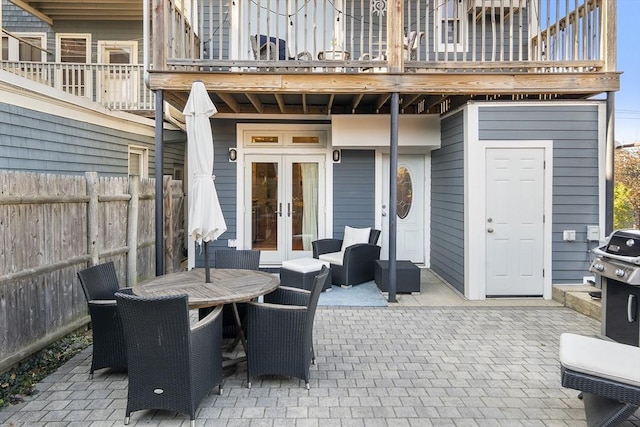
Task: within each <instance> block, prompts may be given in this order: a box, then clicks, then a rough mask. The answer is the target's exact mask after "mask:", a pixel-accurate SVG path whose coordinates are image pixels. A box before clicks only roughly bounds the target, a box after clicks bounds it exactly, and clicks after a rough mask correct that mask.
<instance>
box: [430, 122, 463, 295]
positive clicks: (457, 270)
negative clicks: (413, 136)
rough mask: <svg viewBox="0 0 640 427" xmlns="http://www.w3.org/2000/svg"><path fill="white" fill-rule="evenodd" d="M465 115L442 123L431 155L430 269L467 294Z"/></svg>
mask: <svg viewBox="0 0 640 427" xmlns="http://www.w3.org/2000/svg"><path fill="white" fill-rule="evenodd" d="M463 119H464V114H463V112H462V111H460V112H458V113H456V114H454V115H452V116H449V117H447V118H445V119H443V120H442V122H441V124H440V132H441V138H442V141H441V142H442V145H441V148H439V149H437V150H434V151H432V152H431V260H430V264H431V269H432V270H433V271H434V272H436V273H438V274H439V275H440V276H441V277H442V278H444V279H445V280H446V281H447V282H449V284H451V285H452V286H453V287H455V288H456V289H457V290H458V291H460V292H461V293H464V134H463Z"/></svg>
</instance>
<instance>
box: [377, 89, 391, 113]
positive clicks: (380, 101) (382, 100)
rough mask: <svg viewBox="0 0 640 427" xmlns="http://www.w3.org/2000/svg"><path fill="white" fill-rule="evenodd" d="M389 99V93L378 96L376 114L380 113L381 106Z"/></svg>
mask: <svg viewBox="0 0 640 427" xmlns="http://www.w3.org/2000/svg"><path fill="white" fill-rule="evenodd" d="M389 98H391V94H390V93H383V94H382V95H380V96H378V99H377V100H376V112H379V111H380V109H381V108H382V106H383V105H384V104H386V103H387V101H388V100H389Z"/></svg>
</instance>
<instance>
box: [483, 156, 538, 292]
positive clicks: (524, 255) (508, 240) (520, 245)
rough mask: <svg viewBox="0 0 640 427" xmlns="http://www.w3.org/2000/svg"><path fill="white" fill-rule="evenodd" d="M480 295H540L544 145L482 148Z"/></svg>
mask: <svg viewBox="0 0 640 427" xmlns="http://www.w3.org/2000/svg"><path fill="white" fill-rule="evenodd" d="M485 170H486V175H487V176H486V186H487V188H486V196H487V200H486V217H485V236H486V241H485V245H486V246H485V247H486V295H487V296H488V297H491V296H542V295H543V290H544V238H543V236H544V234H543V232H544V229H543V228H544V149H542V148H522V149H518V148H492V149H487V150H486V169H485Z"/></svg>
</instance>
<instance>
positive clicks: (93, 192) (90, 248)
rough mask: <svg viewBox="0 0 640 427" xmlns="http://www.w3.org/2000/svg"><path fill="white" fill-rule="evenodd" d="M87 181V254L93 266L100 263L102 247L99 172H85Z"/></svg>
mask: <svg viewBox="0 0 640 427" xmlns="http://www.w3.org/2000/svg"><path fill="white" fill-rule="evenodd" d="M84 176H85V178H86V180H87V195H88V196H89V204H88V206H87V252H88V253H89V257H90V258H91V265H97V264H98V263H99V262H100V257H99V255H100V245H98V232H99V228H98V172H85V174H84Z"/></svg>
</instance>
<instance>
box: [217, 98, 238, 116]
mask: <svg viewBox="0 0 640 427" xmlns="http://www.w3.org/2000/svg"><path fill="white" fill-rule="evenodd" d="M216 95H218V97H219V98H220V99H222V102H224V103H225V104H227V106H228V107H229V108H231V111H233V112H234V113H237V112H238V111H240V110H239V108H238V101H236V99H235V98H234V97H233V95H229V94H227V93H217V94H216Z"/></svg>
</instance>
